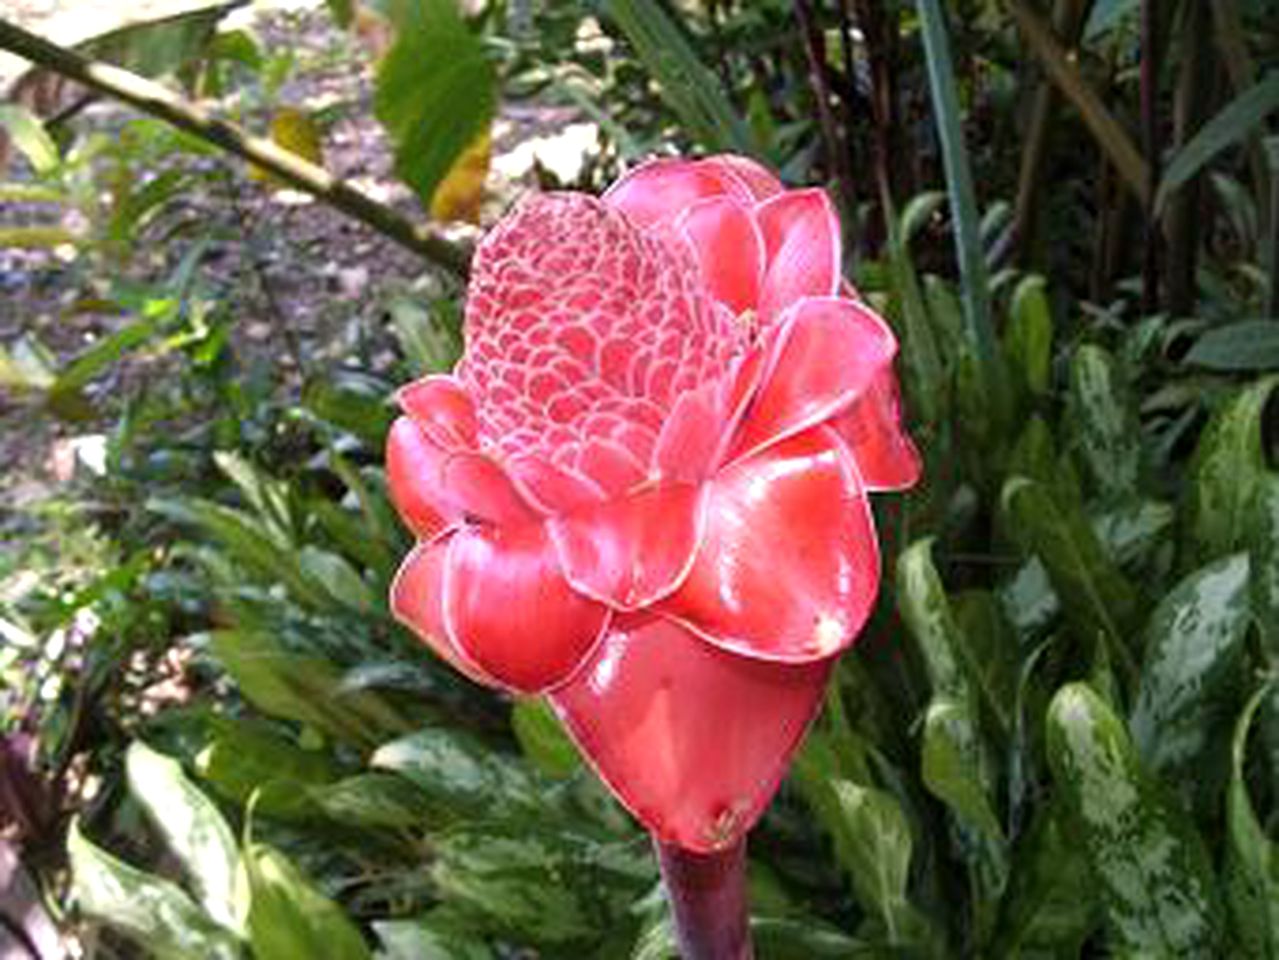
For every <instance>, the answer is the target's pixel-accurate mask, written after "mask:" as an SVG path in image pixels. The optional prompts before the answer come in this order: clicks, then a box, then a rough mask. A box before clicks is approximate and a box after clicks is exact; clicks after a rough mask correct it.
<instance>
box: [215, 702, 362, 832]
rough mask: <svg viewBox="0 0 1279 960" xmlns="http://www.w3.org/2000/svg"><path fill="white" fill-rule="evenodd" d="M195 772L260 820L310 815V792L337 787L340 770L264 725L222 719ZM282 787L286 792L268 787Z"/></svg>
mask: <svg viewBox="0 0 1279 960" xmlns="http://www.w3.org/2000/svg"><path fill="white" fill-rule="evenodd" d="M195 769H196V772H197V773H198V774H199V775H200V777H201V778H202V779H204V780H205V781H207V782H208V783H209V785H210V786H212V787H213V789H215V790H216V791H217V792H218V793H219V794H221V795H222V796H224V797H226V798H227V799H229V800H233V801H234V802H236V803H238V804H240V805H241V806H244V805H247V804H248V802H249V800H250V798H251V797H252V796H253V794H254V792H255V791H257V792H258V797H257V799H256V802H255V804H254V810H255V811H256V812H257V814H258V815H261V816H272V817H281V818H296V817H301V816H304V815H306V814H307V813H309V812H311V809H312V808H311V806H310V801H309V799H308V795H307V787H311V786H319V785H321V784H326V783H330V782H332V781H333V780H334V779H336V778H337V776H338V771H337V768H336V766H335V765H334V763H333V761H332V759H331V758H330V757H329V756H328V754H326V753H320V752H318V751H315V750H303V749H302V748H301V747H299V746H298V745H297V744H296V743H294V742H293V741H292V740H290V739H287V738H285V737H283V736H281V735H280V734H278V733H276V732H275V731H274V730H273V729H272V728H271V727H269V726H267V725H266V724H264V723H262V722H260V721H254V720H245V719H241V718H237V717H223V716H219V717H217V718H216V720H215V722H214V723H213V735H212V740H211V741H210V742H209V743H208V745H207V746H205V747H204V749H202V750H201V751H200V753H199V754H198V755H197V756H196V758H195ZM275 784H279V785H280V787H281V789H278V790H264V789H263V788H266V787H269V786H272V785H275Z"/></svg>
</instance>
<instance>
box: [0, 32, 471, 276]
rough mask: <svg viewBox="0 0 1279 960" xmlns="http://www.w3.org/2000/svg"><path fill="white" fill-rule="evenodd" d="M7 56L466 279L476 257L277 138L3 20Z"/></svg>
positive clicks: (1, 38)
mask: <svg viewBox="0 0 1279 960" xmlns="http://www.w3.org/2000/svg"><path fill="white" fill-rule="evenodd" d="M0 50H10V51H12V52H13V53H16V54H17V55H18V56H20V57H23V58H24V59H26V60H30V61H31V62H32V63H35V64H38V65H39V66H41V67H44V68H45V69H46V70H51V71H53V72H54V73H56V74H59V75H60V76H64V77H67V78H68V79H70V80H74V81H75V82H76V83H79V84H81V85H83V86H85V87H88V88H89V89H91V90H96V91H97V92H99V93H103V94H106V95H107V96H109V97H113V98H115V99H117V100H122V101H123V102H125V103H127V104H129V105H130V106H133V107H136V108H137V109H139V110H141V111H142V112H143V113H147V114H150V115H151V116H153V117H158V118H160V119H161V120H164V121H166V122H168V123H171V124H173V126H175V127H178V128H179V129H181V130H185V131H186V132H187V133H190V134H192V135H193V136H195V137H198V138H200V139H201V140H204V141H206V142H207V143H211V144H213V145H214V146H217V147H220V148H222V149H223V150H226V151H227V152H228V153H233V154H235V155H236V156H238V157H241V158H243V159H245V160H249V161H251V162H253V163H256V164H257V165H258V166H260V167H262V168H264V169H266V170H268V171H270V172H271V173H273V174H275V175H276V176H278V177H279V178H280V179H281V180H284V181H285V182H287V183H288V184H289V185H290V186H293V187H296V188H297V189H299V190H302V191H304V192H306V193H309V194H311V195H312V196H313V197H315V198H316V199H318V200H322V201H323V202H324V203H327V204H328V205H329V206H331V207H334V208H335V209H337V210H340V211H341V212H343V213H345V214H347V215H348V216H350V217H354V218H355V219H356V220H359V221H360V222H362V223H364V224H367V225H368V226H370V227H372V228H373V229H374V230H376V231H377V232H378V233H380V234H382V235H383V236H385V237H387V238H389V239H391V240H394V241H395V242H396V243H398V244H400V245H401V246H403V247H407V248H408V249H410V250H412V251H413V252H414V253H416V254H418V255H420V256H423V257H425V258H426V259H427V260H430V261H432V262H433V263H435V264H436V265H437V266H439V267H441V268H443V269H444V270H447V271H448V272H449V273H451V274H452V275H453V276H454V277H456V278H457V279H459V280H464V279H465V278H466V275H467V268H468V263H469V261H470V257H469V255H468V253H467V252H466V251H465V250H463V249H462V248H460V247H457V246H455V245H454V244H452V243H449V242H448V241H447V240H445V239H443V238H442V237H437V236H434V235H432V234H430V233H428V232H427V231H426V230H424V229H422V228H420V227H418V226H415V225H414V224H413V223H411V222H410V221H409V220H407V219H406V218H404V217H402V216H401V215H400V214H399V213H398V212H396V211H395V210H393V209H391V208H390V207H388V206H386V205H384V204H381V203H378V202H377V201H376V200H374V199H373V198H371V197H369V196H368V195H366V194H364V193H362V192H361V191H359V190H357V189H355V188H354V187H352V186H351V185H350V184H348V183H346V182H345V181H343V180H340V179H339V178H337V177H335V176H334V175H333V174H331V173H329V172H328V171H327V170H325V169H324V168H323V167H320V166H317V165H315V164H313V163H310V162H308V161H306V160H304V159H302V158H301V157H299V156H298V155H297V154H295V153H292V152H290V151H288V150H285V149H284V148H283V147H280V146H277V145H276V144H275V143H272V142H271V141H270V140H263V139H260V138H258V137H251V136H249V135H248V134H246V133H245V132H244V131H242V130H240V129H239V128H238V127H236V126H235V125H234V124H231V123H227V122H226V121H225V120H221V119H219V118H217V117H214V116H212V115H211V114H209V113H208V112H207V111H205V110H203V109H201V108H200V107H198V106H196V105H195V104H193V103H190V102H188V101H186V100H184V99H183V98H181V97H179V96H178V95H177V94H175V93H173V92H172V91H171V90H169V89H168V88H166V87H163V86H161V85H160V84H158V83H155V82H153V81H151V80H147V79H146V78H144V77H140V76H138V75H137V74H135V73H130V72H129V71H127V70H122V69H120V68H119V67H115V66H112V65H111V64H108V63H102V62H100V61H94V60H89V59H87V58H85V57H83V56H81V55H80V54H78V53H76V52H75V51H74V50H68V49H66V48H65V47H60V46H58V45H57V44H56V43H51V42H50V41H48V40H45V39H44V38H43V37H39V36H37V35H36V34H34V33H29V32H28V31H26V30H23V29H22V28H21V27H19V26H17V25H16V24H13V23H10V22H8V21H7V20H3V19H0Z"/></svg>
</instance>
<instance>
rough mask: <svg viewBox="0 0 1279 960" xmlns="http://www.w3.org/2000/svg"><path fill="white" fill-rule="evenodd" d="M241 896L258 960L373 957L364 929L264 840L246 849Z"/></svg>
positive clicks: (243, 861) (359, 959) (343, 959)
mask: <svg viewBox="0 0 1279 960" xmlns="http://www.w3.org/2000/svg"><path fill="white" fill-rule="evenodd" d="M241 863H242V870H241V872H240V883H241V896H242V898H243V900H244V901H245V902H247V905H248V920H247V926H248V930H249V940H250V942H251V943H252V945H253V956H254V958H255V960H298V958H300V957H324V958H326V960H372V957H373V954H372V953H371V952H370V950H369V948H368V946H367V945H366V944H365V942H364V938H363V937H362V936H360V931H359V930H358V929H357V928H356V926H355V925H354V924H353V923H352V922H351V921H350V920H348V919H347V916H346V914H345V913H343V912H342V909H341V908H340V907H339V906H338V905H337V904H336V903H334V902H333V901H332V900H330V899H329V898H328V897H326V896H325V895H324V894H323V893H321V892H320V891H319V890H317V889H316V888H315V887H314V886H313V885H312V883H311V882H310V881H309V880H308V879H307V878H306V877H305V876H303V874H302V872H301V871H300V870H298V868H297V867H295V866H294V865H293V864H292V863H291V862H290V861H289V860H288V858H287V857H285V856H284V854H282V853H280V852H279V851H278V850H275V849H272V848H271V847H268V846H267V845H266V844H263V843H251V844H249V845H248V846H247V847H246V848H245V850H244V856H243V859H242V861H241Z"/></svg>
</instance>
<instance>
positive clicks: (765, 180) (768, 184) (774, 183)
mask: <svg viewBox="0 0 1279 960" xmlns="http://www.w3.org/2000/svg"><path fill="white" fill-rule="evenodd" d="M701 165H702V166H707V167H714V168H715V169H717V170H720V171H722V172H723V173H725V174H727V175H728V176H730V177H732V178H734V179H735V180H737V181H738V182H740V183H741V184H742V186H743V187H745V188H746V190H748V191H749V192H750V195H751V196H752V197H754V198H755V199H756V200H767V199H768V198H769V197H771V196H773V195H774V194H778V193H781V192H782V190H784V189H785V188H784V187H783V186H782V182H781V181H780V180H778V179H777V177H776V175H775V174H774V173H773V171H771V170H769V169H768V168H767V167H765V166H764V165H763V164H760V163H757V162H756V161H754V160H752V159H751V158H750V157H743V156H739V155H738V154H735V153H721V154H717V155H716V156H713V157H707V158H706V159H705V160H702V161H701Z"/></svg>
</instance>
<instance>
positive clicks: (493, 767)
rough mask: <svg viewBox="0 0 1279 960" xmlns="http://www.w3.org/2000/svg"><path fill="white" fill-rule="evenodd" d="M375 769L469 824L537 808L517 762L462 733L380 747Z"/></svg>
mask: <svg viewBox="0 0 1279 960" xmlns="http://www.w3.org/2000/svg"><path fill="white" fill-rule="evenodd" d="M370 765H371V766H373V767H374V768H376V769H381V770H393V771H394V772H396V773H398V774H400V775H401V776H404V777H407V778H408V779H409V780H411V781H412V782H413V783H414V784H416V785H417V787H418V788H419V789H420V790H421V791H422V792H423V794H424V795H425V797H426V798H427V800H428V802H430V803H431V804H433V805H434V806H435V807H436V808H437V809H439V810H440V812H441V813H444V814H447V815H449V816H451V817H454V818H460V819H470V818H484V817H492V816H498V815H501V814H503V813H506V812H509V811H510V809H511V808H512V807H524V808H528V807H534V806H536V805H537V802H538V801H537V797H536V794H537V789H536V787H537V784H536V781H535V779H534V778H533V776H532V775H530V773H529V772H528V770H527V769H526V768H525V767H523V766H522V765H521V764H519V763H518V762H517V761H516V760H514V759H512V758H509V757H506V756H504V755H502V754H500V753H497V752H496V751H494V750H492V749H490V748H489V747H487V746H485V745H484V744H482V743H480V742H479V741H478V740H475V739H474V738H472V737H470V736H468V735H467V734H465V733H463V732H461V731H458V730H449V729H446V728H443V727H440V728H431V729H426V730H419V731H418V732H416V733H411V734H409V735H408V736H405V737H401V738H400V739H398V740H393V741H391V742H390V743H385V744H383V745H382V746H380V747H379V748H378V749H377V751H376V752H375V753H374V754H373V757H372V759H371V760H370Z"/></svg>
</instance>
